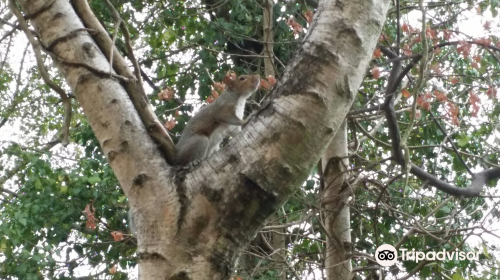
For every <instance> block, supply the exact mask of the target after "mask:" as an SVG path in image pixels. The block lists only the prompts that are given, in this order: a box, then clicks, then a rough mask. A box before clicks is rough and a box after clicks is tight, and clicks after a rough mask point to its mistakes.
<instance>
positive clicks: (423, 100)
mask: <svg viewBox="0 0 500 280" xmlns="http://www.w3.org/2000/svg"><path fill="white" fill-rule="evenodd" d="M431 98H432V94H430V93H429V92H426V93H425V94H424V95H421V96H419V97H417V105H418V106H419V107H421V108H423V109H425V110H427V111H429V110H430V109H431V102H430V100H431Z"/></svg>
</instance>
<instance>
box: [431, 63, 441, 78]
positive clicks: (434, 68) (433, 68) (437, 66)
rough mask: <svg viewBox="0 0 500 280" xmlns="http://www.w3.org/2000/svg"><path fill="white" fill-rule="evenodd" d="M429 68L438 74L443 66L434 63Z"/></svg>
mask: <svg viewBox="0 0 500 280" xmlns="http://www.w3.org/2000/svg"><path fill="white" fill-rule="evenodd" d="M429 69H431V70H432V71H433V72H434V73H436V74H438V75H439V74H441V68H440V66H439V64H434V65H431V66H429Z"/></svg>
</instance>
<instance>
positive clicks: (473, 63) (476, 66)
mask: <svg viewBox="0 0 500 280" xmlns="http://www.w3.org/2000/svg"><path fill="white" fill-rule="evenodd" d="M471 66H472V68H475V69H479V64H477V62H472V63H471Z"/></svg>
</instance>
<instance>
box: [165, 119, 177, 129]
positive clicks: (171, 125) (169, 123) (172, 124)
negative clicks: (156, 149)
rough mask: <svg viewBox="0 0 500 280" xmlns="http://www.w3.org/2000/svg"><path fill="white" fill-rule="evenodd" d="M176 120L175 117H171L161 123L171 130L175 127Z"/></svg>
mask: <svg viewBox="0 0 500 280" xmlns="http://www.w3.org/2000/svg"><path fill="white" fill-rule="evenodd" d="M175 124H176V121H175V119H171V120H168V121H166V122H165V123H164V124H163V125H164V126H165V128H166V129H168V130H172V129H173V128H174V127H175Z"/></svg>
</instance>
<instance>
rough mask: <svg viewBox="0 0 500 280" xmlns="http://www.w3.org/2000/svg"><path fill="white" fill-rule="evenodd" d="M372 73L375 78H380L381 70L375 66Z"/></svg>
mask: <svg viewBox="0 0 500 280" xmlns="http://www.w3.org/2000/svg"><path fill="white" fill-rule="evenodd" d="M370 72H371V73H372V76H373V78H375V79H378V78H380V68H378V67H377V66H374V67H373V68H372V70H371V71H370Z"/></svg>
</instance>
